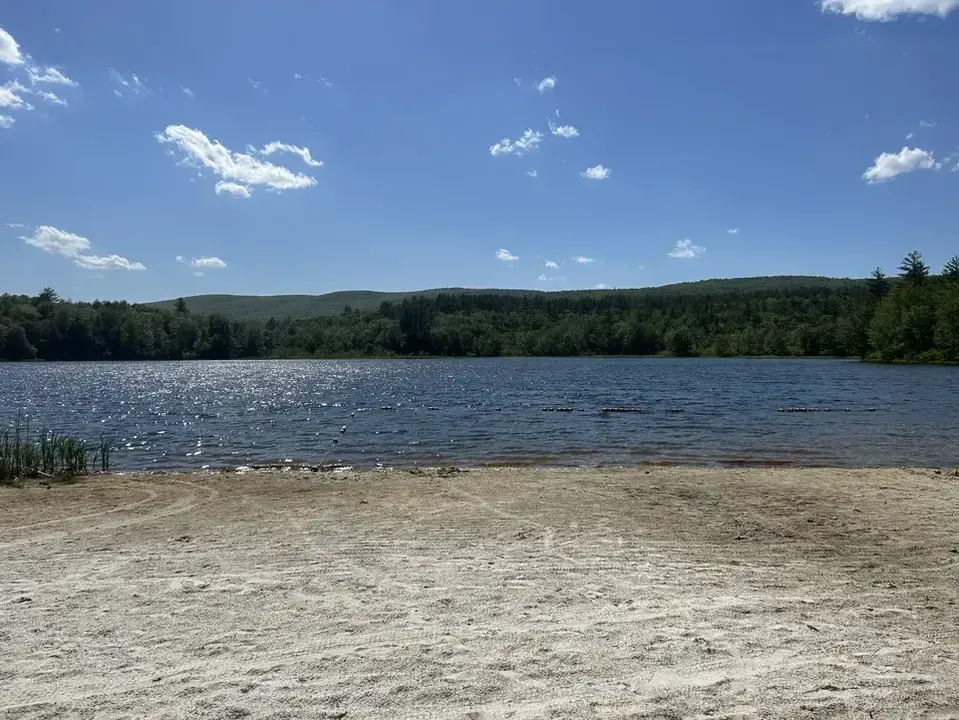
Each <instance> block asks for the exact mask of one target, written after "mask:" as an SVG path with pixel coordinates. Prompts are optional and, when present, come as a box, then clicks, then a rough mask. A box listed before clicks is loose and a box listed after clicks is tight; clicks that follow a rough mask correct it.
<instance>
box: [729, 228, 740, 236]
mask: <svg viewBox="0 0 959 720" xmlns="http://www.w3.org/2000/svg"><path fill="white" fill-rule="evenodd" d="M726 233H727V234H728V235H739V228H729V229H728V230H727V231H726Z"/></svg>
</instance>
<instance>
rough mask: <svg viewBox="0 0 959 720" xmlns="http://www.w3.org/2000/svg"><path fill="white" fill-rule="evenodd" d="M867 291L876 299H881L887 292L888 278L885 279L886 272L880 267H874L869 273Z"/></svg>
mask: <svg viewBox="0 0 959 720" xmlns="http://www.w3.org/2000/svg"><path fill="white" fill-rule="evenodd" d="M868 282H869V292H870V293H871V294H872V296H873V297H874V298H875V299H876V300H881V299H882V298H884V297H885V296H886V295H887V294H888V293H889V280H887V279H886V273H884V272H883V271H882V268H876V269H875V270H873V271H872V273H870V277H869V280H868Z"/></svg>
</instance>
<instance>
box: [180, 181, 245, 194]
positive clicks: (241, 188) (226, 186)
mask: <svg viewBox="0 0 959 720" xmlns="http://www.w3.org/2000/svg"><path fill="white" fill-rule="evenodd" d="M191 180H192V178H191ZM213 190H214V192H216V194H217V195H223V194H226V195H232V196H233V197H238V198H250V197H252V196H253V190H252V189H250V188H248V187H247V186H246V185H240V184H239V183H235V182H225V181H223V180H220V181H219V182H218V183H217V184H216V185H215V186H214V187H213Z"/></svg>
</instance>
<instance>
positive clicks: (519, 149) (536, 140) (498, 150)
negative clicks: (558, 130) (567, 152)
mask: <svg viewBox="0 0 959 720" xmlns="http://www.w3.org/2000/svg"><path fill="white" fill-rule="evenodd" d="M542 141H543V133H541V132H540V131H539V130H533V129H532V128H528V129H527V130H526V132H524V133H523V137H521V138H520V139H519V140H510V139H509V138H503V139H502V140H500V141H499V142H498V143H494V144H493V145H490V146H489V154H490V155H492V156H493V157H496V156H497V155H512V154H514V153H515V154H516V155H522V154H523V153H524V152H528V151H529V150H535V149H536V146H537V145H539V144H540V143H541V142H542Z"/></svg>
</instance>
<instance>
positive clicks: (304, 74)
mask: <svg viewBox="0 0 959 720" xmlns="http://www.w3.org/2000/svg"><path fill="white" fill-rule="evenodd" d="M307 77H309V75H307V74H306V73H303V74H302V75H301V74H300V73H298V72H295V73H293V79H294V80H303V79H305V78H307Z"/></svg>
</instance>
